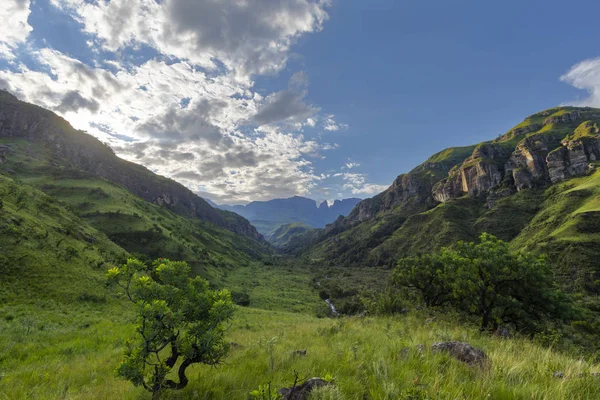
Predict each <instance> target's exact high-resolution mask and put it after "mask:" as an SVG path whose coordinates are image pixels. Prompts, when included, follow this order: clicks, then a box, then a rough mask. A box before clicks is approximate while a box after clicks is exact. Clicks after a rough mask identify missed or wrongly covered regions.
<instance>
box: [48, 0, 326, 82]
mask: <svg viewBox="0 0 600 400" xmlns="http://www.w3.org/2000/svg"><path fill="white" fill-rule="evenodd" d="M52 2H53V4H55V5H56V6H58V7H61V8H63V9H65V10H70V12H72V13H73V14H74V15H75V16H76V18H77V19H78V20H79V21H80V22H81V23H82V24H83V25H84V29H85V31H86V32H87V33H89V34H93V35H95V36H96V37H97V38H98V42H99V44H100V45H101V46H102V47H103V48H105V49H108V50H111V51H116V50H119V49H123V48H126V47H128V46H132V45H139V44H144V45H148V46H151V47H153V48H155V49H156V50H158V51H159V52H160V53H162V54H167V55H171V56H175V57H178V58H180V59H185V60H189V61H190V62H191V63H193V64H196V65H202V66H204V67H206V68H216V67H217V65H216V64H215V63H214V61H213V59H218V60H219V61H221V62H222V63H223V64H224V65H225V66H226V67H227V68H228V69H229V70H232V71H236V75H237V77H238V78H239V79H240V80H246V81H247V79H248V78H249V75H250V74H255V73H257V74H265V73H271V72H277V71H279V70H281V68H283V66H284V65H285V63H286V61H287V56H288V52H289V49H290V46H291V45H292V44H293V43H294V41H295V40H296V39H297V38H298V37H300V36H301V35H303V34H306V33H310V32H315V31H318V30H320V29H322V27H323V23H324V22H325V21H326V20H327V18H328V14H327V11H326V7H327V6H328V5H329V0H223V1H197V0H164V1H162V2H157V1H155V0H136V1H132V0H111V1H108V0H98V1H96V2H89V1H86V0H52Z"/></svg>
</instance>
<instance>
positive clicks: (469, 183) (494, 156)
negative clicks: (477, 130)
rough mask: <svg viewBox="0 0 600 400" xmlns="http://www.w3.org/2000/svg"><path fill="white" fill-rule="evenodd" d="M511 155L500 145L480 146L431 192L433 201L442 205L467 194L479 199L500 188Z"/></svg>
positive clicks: (485, 144) (488, 144)
mask: <svg viewBox="0 0 600 400" xmlns="http://www.w3.org/2000/svg"><path fill="white" fill-rule="evenodd" d="M509 155H510V152H509V151H507V149H506V148H505V147H503V146H501V145H497V144H494V143H483V144H482V145H480V146H477V147H476V148H475V150H474V151H473V154H472V155H471V157H469V158H467V159H466V160H465V161H464V162H463V164H462V165H461V166H459V167H458V168H454V169H453V170H452V171H450V175H449V176H448V178H446V179H445V180H442V181H440V182H438V183H437V184H436V185H435V187H434V188H433V198H434V199H435V200H436V201H439V202H445V201H448V200H450V199H455V198H458V197H461V196H463V195H464V194H468V195H469V196H471V197H479V196H483V195H485V194H487V193H488V192H489V191H490V190H491V189H492V188H494V187H495V186H497V185H499V184H500V182H502V178H503V177H504V168H503V164H504V161H505V160H506V159H507V158H508V156H509Z"/></svg>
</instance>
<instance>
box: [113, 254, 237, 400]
mask: <svg viewBox="0 0 600 400" xmlns="http://www.w3.org/2000/svg"><path fill="white" fill-rule="evenodd" d="M190 272H191V271H190V268H189V266H188V265H187V264H186V263H185V262H174V261H170V260H167V259H159V260H156V261H155V262H154V263H152V266H150V267H148V266H146V265H145V264H144V263H142V262H140V261H138V260H135V259H129V260H127V263H126V264H124V265H123V266H122V267H120V268H118V267H114V268H111V269H110V270H109V271H108V282H109V284H111V285H117V286H119V287H120V288H121V289H123V290H124V291H125V294H126V296H127V298H128V299H129V300H130V301H131V302H132V303H134V304H135V305H136V306H137V308H138V311H137V313H138V320H137V326H136V332H137V335H136V336H137V337H136V339H135V340H133V341H131V342H128V343H127V345H126V346H127V348H126V351H125V359H124V360H123V361H122V362H121V365H119V367H118V368H117V373H118V375H119V376H121V377H123V378H125V379H127V380H129V381H131V382H132V383H133V384H134V385H135V386H142V387H143V388H144V389H146V390H147V391H149V392H151V393H152V394H153V398H156V399H158V398H160V396H161V393H162V392H163V391H164V390H165V389H175V390H181V389H183V388H185V387H186V386H187V384H188V382H189V379H188V377H187V375H186V373H187V369H188V368H189V367H190V366H191V365H193V364H198V363H202V364H207V365H217V364H220V363H221V362H222V358H223V357H224V356H225V355H226V354H227V352H228V350H229V347H228V346H227V345H226V344H225V343H224V342H223V337H224V335H225V323H226V322H228V321H229V320H230V319H231V317H232V315H233V311H234V308H233V303H232V302H231V296H230V294H229V292H228V291H219V292H213V291H210V290H209V289H208V282H207V281H206V280H204V279H202V278H200V277H198V276H197V277H195V278H193V279H190V278H189V274H190ZM179 361H181V364H179V368H178V370H177V376H178V378H179V381H178V382H175V381H173V380H171V379H167V375H168V374H169V372H170V371H171V369H173V368H174V367H175V366H176V365H177V363H178V362H179Z"/></svg>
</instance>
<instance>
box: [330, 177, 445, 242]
mask: <svg viewBox="0 0 600 400" xmlns="http://www.w3.org/2000/svg"><path fill="white" fill-rule="evenodd" d="M431 190H432V183H431V182H430V181H427V180H425V179H422V178H420V177H419V176H417V174H416V173H412V172H411V173H408V174H402V175H400V176H398V177H397V178H396V180H394V182H393V183H392V185H391V186H390V187H389V188H388V189H387V190H385V191H384V192H382V193H379V194H378V195H377V196H375V197H372V198H370V199H365V200H362V201H361V202H360V203H358V204H357V205H356V206H355V207H354V208H353V209H352V211H351V212H350V214H349V215H348V216H347V217H346V218H341V217H340V218H338V219H337V220H336V221H335V222H334V223H332V224H329V225H327V227H326V228H325V232H326V233H329V232H331V231H334V230H339V229H345V228H347V227H348V226H351V225H353V224H355V223H359V222H362V221H365V220H367V219H371V218H373V217H375V216H376V215H377V214H378V213H379V212H381V211H385V210H389V209H392V208H394V207H396V206H399V205H402V204H404V203H406V202H407V201H408V200H409V199H410V200H413V201H415V202H422V203H431V204H432V205H433V204H434V203H433V197H432V196H431Z"/></svg>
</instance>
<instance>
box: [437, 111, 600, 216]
mask: <svg viewBox="0 0 600 400" xmlns="http://www.w3.org/2000/svg"><path fill="white" fill-rule="evenodd" d="M550 111H552V112H551V113H550V112H548V113H540V114H536V115H534V116H532V117H530V118H533V117H539V116H547V118H546V119H545V120H544V125H547V124H553V125H554V124H571V123H573V122H575V121H577V120H581V119H583V118H600V113H598V112H597V110H594V109H587V108H582V109H577V110H570V111H568V112H563V113H560V110H558V109H555V110H550ZM555 114H558V115H555ZM528 126H529V128H528V127H527V126H526V127H522V128H518V129H524V130H521V131H518V132H517V130H513V131H512V132H513V133H514V135H517V134H522V133H524V132H533V131H535V130H538V129H539V125H536V124H532V125H528ZM525 128H527V129H525ZM598 131H599V127H598V124H596V123H593V122H591V121H586V122H583V123H582V124H581V125H579V127H577V128H576V129H575V130H574V131H572V133H571V134H569V135H567V138H565V139H563V138H564V131H563V130H554V129H549V130H544V132H539V133H535V134H532V135H530V136H528V137H525V138H524V139H522V140H521V141H520V142H519V143H518V144H517V146H516V147H515V148H514V149H512V150H511V149H510V147H508V146H509V144H510V142H507V141H505V139H506V138H505V137H502V138H501V139H500V140H499V141H497V142H490V143H484V144H482V145H480V146H478V147H477V148H475V150H474V151H473V154H472V155H471V157H469V158H467V159H466V160H465V161H464V162H463V164H462V165H461V166H460V167H458V168H454V169H453V170H452V171H450V173H449V175H448V177H447V178H446V179H444V180H442V181H440V182H438V183H437V184H436V185H435V186H434V188H433V198H434V199H435V200H436V201H439V202H446V201H448V200H451V199H455V198H458V197H461V196H464V195H465V194H466V195H468V196H470V197H481V196H487V197H488V201H487V204H488V205H489V206H492V205H493V204H494V201H495V200H496V199H497V198H498V196H499V195H505V194H506V193H510V190H511V188H513V187H514V189H512V190H515V189H516V190H517V191H519V190H522V189H527V188H532V187H534V186H543V185H546V184H550V183H553V182H557V181H559V180H563V179H567V178H570V177H573V176H578V175H582V174H585V173H586V172H587V171H589V169H590V165H589V163H590V162H592V161H595V160H599V159H600V136H599V135H598ZM514 135H513V136H514ZM561 139H563V140H562V141H561ZM501 184H504V186H509V187H508V189H509V190H506V191H503V190H501V191H497V190H496V189H498V188H499V187H500V185H501ZM493 190H496V192H497V193H496V194H493V193H492V191H493Z"/></svg>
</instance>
